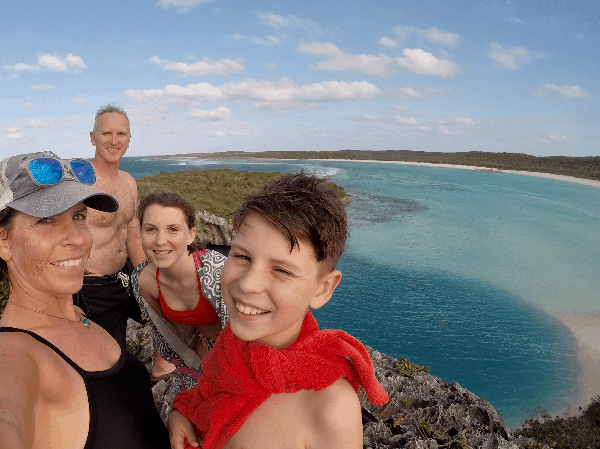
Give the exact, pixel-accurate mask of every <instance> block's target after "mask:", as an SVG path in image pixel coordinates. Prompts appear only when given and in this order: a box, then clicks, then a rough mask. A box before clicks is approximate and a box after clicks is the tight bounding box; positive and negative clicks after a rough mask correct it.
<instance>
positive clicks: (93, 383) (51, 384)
mask: <svg viewBox="0 0 600 449" xmlns="http://www.w3.org/2000/svg"><path fill="white" fill-rule="evenodd" d="M94 182H95V173H94V169H93V167H92V166H91V164H90V163H89V162H87V161H84V160H74V159H72V160H63V159H60V158H59V157H57V156H56V155H55V154H54V153H50V152H44V153H34V154H23V155H19V156H13V157H11V158H8V159H5V160H4V161H2V162H1V163H0V258H1V259H2V260H0V276H4V278H7V279H9V280H10V285H11V289H10V296H9V300H8V304H7V306H6V309H5V311H4V314H3V315H2V318H1V319H0V448H11V449H14V448H44V449H46V448H69V449H71V448H73V449H80V448H86V449H87V448H104V449H109V448H110V449H119V448H144V449H145V448H149V449H154V448H156V449H159V448H160V449H167V448H169V447H170V445H169V438H168V433H167V431H166V429H165V427H164V425H163V423H162V421H161V420H160V417H159V415H158V413H157V411H156V408H155V406H154V402H153V400H152V394H151V390H150V377H149V374H148V372H147V371H146V369H145V367H144V365H143V364H142V363H141V362H139V361H138V360H137V359H136V358H135V357H134V356H132V355H131V354H129V353H128V352H127V351H125V350H124V349H122V348H121V347H120V346H119V345H118V344H117V342H116V341H115V340H114V339H113V338H112V337H111V336H110V335H109V334H108V333H107V332H106V331H105V330H104V329H102V328H101V327H100V326H98V325H96V324H95V323H93V322H91V321H89V320H88V319H87V318H86V317H85V316H84V315H83V313H82V312H81V310H80V309H78V308H77V307H74V306H73V300H72V296H73V293H75V292H77V291H78V290H79V289H80V288H81V285H82V283H83V272H84V267H85V263H86V261H87V258H88V256H89V254H90V250H91V247H92V238H91V234H90V231H89V229H88V226H87V224H86V214H87V208H88V207H89V208H93V209H97V210H101V211H104V212H114V211H116V210H117V209H118V207H119V205H118V203H117V201H116V200H115V198H114V197H112V196H111V195H109V194H107V193H104V192H102V191H100V190H96V189H94V188H93V187H91V185H92V184H94Z"/></svg>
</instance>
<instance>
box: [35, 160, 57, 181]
mask: <svg viewBox="0 0 600 449" xmlns="http://www.w3.org/2000/svg"><path fill="white" fill-rule="evenodd" d="M29 169H30V171H31V176H33V179H34V181H35V182H37V183H38V184H40V185H52V184H56V183H57V182H59V181H60V180H61V178H62V165H61V164H60V162H59V161H57V160H56V159H50V158H47V157H38V158H36V159H32V160H31V161H30V162H29Z"/></svg>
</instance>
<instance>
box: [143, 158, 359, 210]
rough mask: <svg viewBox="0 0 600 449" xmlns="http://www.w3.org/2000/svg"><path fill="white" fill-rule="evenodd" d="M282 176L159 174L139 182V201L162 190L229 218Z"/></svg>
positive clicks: (223, 172)
mask: <svg viewBox="0 0 600 449" xmlns="http://www.w3.org/2000/svg"><path fill="white" fill-rule="evenodd" d="M283 175H284V173H278V172H244V171H236V170H226V169H218V170H202V169H198V170H188V171H179V172H173V173H159V174H157V175H152V176H146V177H145V178H138V179H136V181H137V186H138V194H139V196H140V197H141V196H144V195H147V194H149V193H153V192H160V191H162V190H165V191H169V192H176V193H178V194H180V195H181V196H182V197H184V198H185V199H187V200H188V201H189V202H190V203H192V205H193V206H194V207H195V208H196V210H198V211H203V210H207V211H208V212H210V213H211V214H214V215H217V216H218V217H223V218H227V217H228V216H229V215H230V214H231V213H232V212H233V211H235V210H236V209H237V208H238V207H240V206H241V205H242V203H243V201H244V195H245V194H247V193H251V192H255V191H256V190H258V189H259V188H260V187H261V186H263V185H264V184H266V183H267V182H269V181H273V180H275V179H279V178H281V177H282V176H283ZM334 186H335V187H336V189H337V191H338V195H340V198H342V200H344V199H347V198H349V197H350V196H349V195H348V194H347V193H346V192H345V191H344V189H342V188H341V187H339V186H336V185H335V184H334Z"/></svg>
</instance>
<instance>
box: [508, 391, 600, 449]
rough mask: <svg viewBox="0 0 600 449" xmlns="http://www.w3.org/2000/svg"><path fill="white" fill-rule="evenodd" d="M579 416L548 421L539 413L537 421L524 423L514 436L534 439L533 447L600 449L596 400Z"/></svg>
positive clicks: (599, 407)
mask: <svg viewBox="0 0 600 449" xmlns="http://www.w3.org/2000/svg"><path fill="white" fill-rule="evenodd" d="M579 411H580V412H581V416H579V417H577V418H575V417H569V418H562V417H560V416H558V417H556V418H552V417H551V416H550V414H549V413H548V412H546V411H545V410H544V411H542V416H541V418H535V419H533V418H532V419H528V420H527V421H525V424H523V427H522V428H521V429H519V430H518V431H517V432H516V434H517V435H523V436H526V437H529V438H532V439H534V440H535V441H536V442H537V443H539V444H538V445H537V446H536V443H534V444H533V445H532V448H534V447H542V446H541V445H542V444H546V445H548V446H550V447H552V448H556V449H598V448H600V396H597V397H596V398H595V399H594V400H593V401H592V402H591V403H590V405H589V406H588V407H587V408H586V409H585V411H582V410H581V408H579Z"/></svg>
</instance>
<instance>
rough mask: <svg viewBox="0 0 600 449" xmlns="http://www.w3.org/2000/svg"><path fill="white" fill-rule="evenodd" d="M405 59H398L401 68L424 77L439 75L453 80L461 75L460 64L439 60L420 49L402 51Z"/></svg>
mask: <svg viewBox="0 0 600 449" xmlns="http://www.w3.org/2000/svg"><path fill="white" fill-rule="evenodd" d="M402 55H403V57H397V58H396V62H397V63H398V65H399V66H400V67H403V68H405V69H406V70H408V71H409V72H412V73H419V74H423V75H437V76H442V77H444V78H451V77H453V76H455V75H457V74H459V73H460V68H459V67H458V64H456V63H454V62H452V61H449V60H447V59H437V58H436V57H435V56H433V55H432V54H431V53H428V52H426V51H424V50H421V49H419V48H415V49H413V50H411V49H409V48H405V49H404V50H402Z"/></svg>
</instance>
